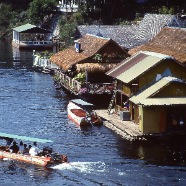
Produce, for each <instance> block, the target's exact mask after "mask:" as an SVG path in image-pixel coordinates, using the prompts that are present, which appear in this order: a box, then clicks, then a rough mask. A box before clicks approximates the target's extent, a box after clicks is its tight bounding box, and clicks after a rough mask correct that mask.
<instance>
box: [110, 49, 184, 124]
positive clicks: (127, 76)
mask: <svg viewBox="0 0 186 186" xmlns="http://www.w3.org/2000/svg"><path fill="white" fill-rule="evenodd" d="M106 74H107V75H109V76H111V77H113V78H115V79H116V80H117V90H118V91H117V92H116V94H115V100H114V101H115V103H114V104H113V105H112V106H114V109H115V112H116V113H120V114H121V112H124V114H127V115H128V116H129V117H128V118H127V119H128V120H134V121H135V123H137V124H139V107H138V106H136V105H135V104H133V102H132V101H130V98H131V97H133V96H135V95H137V94H139V93H140V92H141V91H144V90H146V89H147V88H148V87H149V86H152V85H153V84H154V83H156V82H158V81H159V80H160V79H162V78H163V77H168V76H171V77H176V78H179V79H182V80H183V81H184V80H186V71H185V67H184V66H183V65H182V64H181V63H179V62H178V61H176V60H175V59H174V58H173V57H171V56H167V55H163V54H160V53H154V52H147V51H140V52H138V53H136V54H135V55H133V56H131V57H130V58H127V59H126V60H124V61H123V62H121V63H120V64H118V65H117V66H116V67H115V68H113V69H111V70H110V71H108V72H107V73H106ZM109 109H111V107H110V108H109ZM122 114H123V113H122ZM141 125H143V124H141Z"/></svg>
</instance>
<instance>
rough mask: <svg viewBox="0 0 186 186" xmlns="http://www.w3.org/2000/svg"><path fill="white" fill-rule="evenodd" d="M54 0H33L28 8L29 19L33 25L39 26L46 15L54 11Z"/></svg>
mask: <svg viewBox="0 0 186 186" xmlns="http://www.w3.org/2000/svg"><path fill="white" fill-rule="evenodd" d="M56 5H57V3H56V0H33V1H32V2H31V3H30V7H29V10H28V11H29V18H30V20H31V22H32V23H33V24H40V23H42V22H43V19H44V17H45V16H46V15H48V14H50V13H51V11H53V10H55V9H56Z"/></svg>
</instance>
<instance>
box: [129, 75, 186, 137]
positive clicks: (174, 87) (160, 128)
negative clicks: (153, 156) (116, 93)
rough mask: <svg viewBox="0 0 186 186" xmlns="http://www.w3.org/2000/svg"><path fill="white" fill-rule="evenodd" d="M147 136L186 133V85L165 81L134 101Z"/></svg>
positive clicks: (142, 93)
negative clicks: (150, 134) (149, 134)
mask: <svg viewBox="0 0 186 186" xmlns="http://www.w3.org/2000/svg"><path fill="white" fill-rule="evenodd" d="M129 100H130V102H132V104H133V107H134V108H135V109H136V112H135V114H136V116H135V122H136V123H138V124H139V128H140V130H141V131H142V132H143V133H144V134H148V133H162V132H185V131H186V82H185V81H183V80H181V79H178V78H175V77H164V78H162V79H160V80H159V81H157V82H155V83H154V84H153V85H152V86H150V87H148V88H147V89H145V90H144V91H142V92H140V93H139V94H136V95H134V96H132V97H131V98H130V99H129Z"/></svg>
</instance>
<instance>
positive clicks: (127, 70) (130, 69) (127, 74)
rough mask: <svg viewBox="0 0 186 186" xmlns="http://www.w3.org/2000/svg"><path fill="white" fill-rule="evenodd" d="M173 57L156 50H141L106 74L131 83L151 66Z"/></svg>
mask: <svg viewBox="0 0 186 186" xmlns="http://www.w3.org/2000/svg"><path fill="white" fill-rule="evenodd" d="M166 58H171V59H172V57H170V56H167V55H163V54H160V53H155V52H147V51H140V52H139V53H137V54H135V55H134V56H132V57H130V58H128V59H127V60H125V61H123V62H121V63H120V64H119V65H118V66H116V67H115V68H114V69H112V70H110V71H109V72H107V73H106V74H107V75H109V76H112V77H114V78H116V79H118V80H121V81H122V82H124V83H129V82H131V81H132V80H134V79H135V78H137V77H138V76H140V75H141V74H143V73H144V72H146V71H147V70H149V69H150V68H151V67H153V66H155V65H157V64H158V63H159V62H160V61H161V60H162V59H166Z"/></svg>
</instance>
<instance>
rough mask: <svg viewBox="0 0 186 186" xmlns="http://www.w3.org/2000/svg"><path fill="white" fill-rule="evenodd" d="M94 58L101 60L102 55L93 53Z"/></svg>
mask: <svg viewBox="0 0 186 186" xmlns="http://www.w3.org/2000/svg"><path fill="white" fill-rule="evenodd" d="M93 59H94V60H98V61H101V60H102V55H101V54H95V55H94V57H93Z"/></svg>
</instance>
